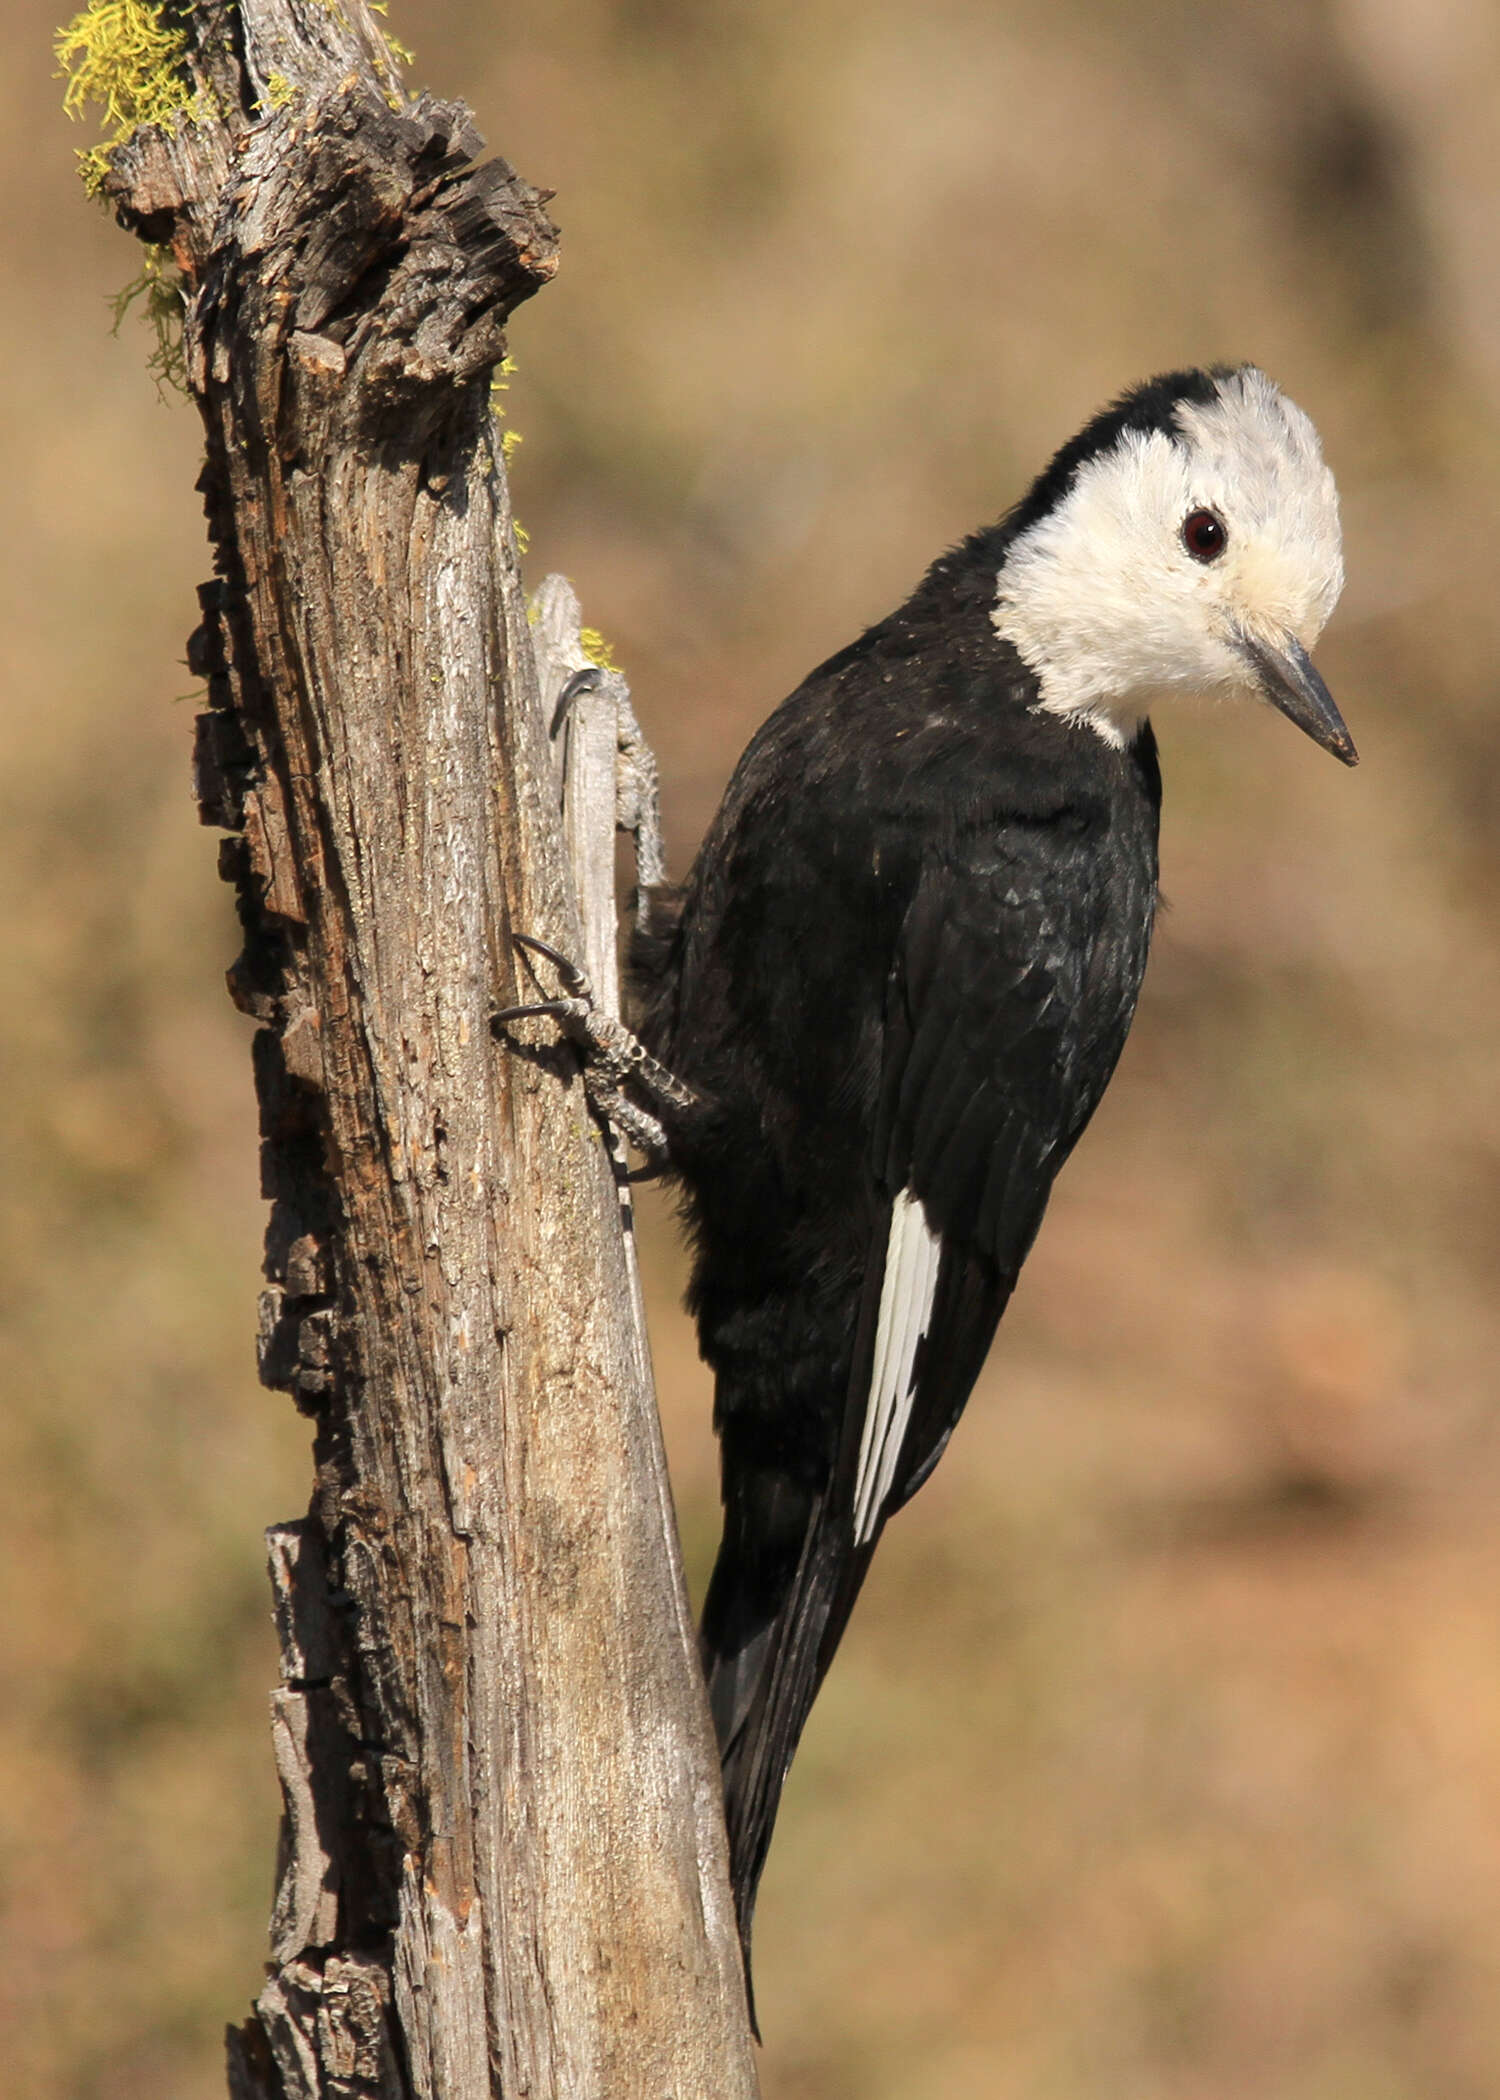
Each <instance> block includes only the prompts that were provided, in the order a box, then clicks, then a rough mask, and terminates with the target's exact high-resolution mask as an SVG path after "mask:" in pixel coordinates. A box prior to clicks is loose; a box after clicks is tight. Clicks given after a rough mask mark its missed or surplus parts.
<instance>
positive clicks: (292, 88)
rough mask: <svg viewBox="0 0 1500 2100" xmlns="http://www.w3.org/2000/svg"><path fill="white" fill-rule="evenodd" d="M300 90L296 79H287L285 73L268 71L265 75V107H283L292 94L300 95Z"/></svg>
mask: <svg viewBox="0 0 1500 2100" xmlns="http://www.w3.org/2000/svg"><path fill="white" fill-rule="evenodd" d="M301 92H302V90H301V88H300V87H299V86H298V85H297V83H296V81H295V80H288V79H287V77H286V75H285V73H268V74H267V75H266V99H265V107H266V108H267V109H285V108H286V106H287V104H288V103H289V102H290V101H291V100H292V98H293V96H294V95H300V94H301Z"/></svg>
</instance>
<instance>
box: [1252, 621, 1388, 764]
mask: <svg viewBox="0 0 1500 2100" xmlns="http://www.w3.org/2000/svg"><path fill="white" fill-rule="evenodd" d="M1236 640H1237V642H1238V646H1239V648H1240V651H1241V653H1242V654H1243V655H1244V656H1245V657H1246V658H1247V659H1248V660H1249V663H1250V665H1251V667H1252V669H1253V670H1254V672H1255V682H1256V684H1257V685H1258V686H1259V687H1260V689H1261V691H1262V693H1264V695H1265V697H1266V698H1267V699H1268V700H1269V701H1270V703H1271V705H1272V706H1273V707H1279V708H1280V710H1281V712H1282V713H1283V714H1284V715H1285V716H1286V718H1287V720H1288V721H1289V722H1295V723H1296V725H1297V727H1298V728H1299V729H1305V730H1306V732H1307V734H1308V735H1309V736H1310V737H1311V738H1312V740H1313V742H1314V743H1315V744H1321V745H1322V746H1323V749H1324V750H1325V751H1331V752H1332V753H1333V755H1334V757H1335V758H1341V759H1342V760H1343V761H1344V764H1345V765H1346V766H1357V765H1358V764H1359V753H1358V752H1357V751H1356V750H1355V748H1354V739H1353V737H1352V736H1350V734H1349V732H1348V730H1347V729H1346V728H1345V727H1344V718H1343V716H1342V715H1341V714H1340V713H1339V711H1338V709H1337V708H1336V707H1335V706H1334V704H1333V695H1332V693H1330V692H1329V690H1328V688H1327V686H1326V685H1324V683H1323V681H1322V679H1321V678H1320V677H1319V676H1318V674H1317V672H1316V670H1315V669H1314V668H1313V660H1312V658H1311V657H1310V656H1309V655H1308V653H1307V651H1306V650H1305V649H1304V648H1303V646H1302V644H1301V643H1300V642H1299V641H1297V640H1296V639H1295V638H1294V637H1293V636H1292V635H1286V636H1284V637H1281V638H1280V639H1279V641H1278V642H1277V643H1276V644H1272V643H1269V642H1263V641H1262V640H1261V639H1260V637H1259V636H1258V635H1252V634H1246V633H1245V632H1244V630H1243V629H1242V630H1241V631H1240V633H1239V634H1238V636H1237V637H1236Z"/></svg>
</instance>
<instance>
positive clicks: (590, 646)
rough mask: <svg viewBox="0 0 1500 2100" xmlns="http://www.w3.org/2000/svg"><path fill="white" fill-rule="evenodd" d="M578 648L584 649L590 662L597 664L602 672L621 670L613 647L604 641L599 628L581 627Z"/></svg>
mask: <svg viewBox="0 0 1500 2100" xmlns="http://www.w3.org/2000/svg"><path fill="white" fill-rule="evenodd" d="M578 646H579V647H580V649H582V651H583V653H584V655H585V656H586V657H587V658H588V660H589V662H590V663H591V664H597V665H598V666H599V668H600V670H601V671H618V670H619V668H620V665H619V662H618V660H617V658H616V656H615V652H614V649H613V647H612V646H611V644H610V643H608V642H607V641H606V640H605V639H604V637H603V635H602V634H601V633H600V632H599V630H598V628H597V627H580V628H579V630H578Z"/></svg>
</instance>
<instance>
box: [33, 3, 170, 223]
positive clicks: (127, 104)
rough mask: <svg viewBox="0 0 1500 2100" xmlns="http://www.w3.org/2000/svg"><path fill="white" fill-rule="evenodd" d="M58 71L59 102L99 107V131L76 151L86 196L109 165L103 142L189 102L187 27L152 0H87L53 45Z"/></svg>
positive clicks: (166, 120) (79, 113) (80, 114)
mask: <svg viewBox="0 0 1500 2100" xmlns="http://www.w3.org/2000/svg"><path fill="white" fill-rule="evenodd" d="M53 48H54V50H55V52H56V55H57V62H58V67H59V73H58V78H59V79H62V80H66V81H67V83H68V84H67V87H66V89H65V90H64V92H63V108H64V109H65V110H66V111H67V113H68V115H69V116H70V117H73V118H76V119H80V120H82V119H86V118H87V117H88V114H89V112H90V110H91V109H94V108H97V109H99V110H101V111H102V112H103V121H104V127H105V136H104V138H103V139H101V140H100V142H99V143H98V144H97V145H95V146H90V147H87V148H86V149H85V150H84V151H83V152H81V153H80V154H79V156H78V161H79V172H80V174H81V175H82V177H83V184H84V188H85V189H86V190H87V191H88V192H89V195H90V196H97V195H98V194H99V192H100V190H101V188H102V187H103V183H104V178H105V175H106V174H107V173H108V171H109V155H110V152H111V149H112V148H114V147H115V146H118V145H119V144H121V142H122V141H123V140H125V139H127V138H129V136H130V134H131V132H133V131H134V130H135V129H136V127H137V125H140V124H163V125H167V126H171V125H172V124H174V123H176V121H177V119H178V117H179V116H180V115H181V113H182V111H183V110H184V108H185V107H186V106H187V105H188V103H189V99H190V96H189V88H188V83H187V80H186V77H185V74H184V71H183V61H184V59H185V58H186V56H187V48H188V40H187V32H186V30H184V29H183V28H182V27H181V26H180V25H179V24H178V23H176V22H172V21H169V20H168V19H167V15H166V10H165V9H164V7H162V6H161V5H160V4H159V0H90V4H89V5H88V6H87V7H86V8H85V9H84V10H83V12H82V13H81V14H78V15H75V16H74V17H73V19H72V21H71V22H70V23H69V24H68V26H67V27H66V29H60V30H59V31H58V33H57V42H56V44H55V45H54V47H53Z"/></svg>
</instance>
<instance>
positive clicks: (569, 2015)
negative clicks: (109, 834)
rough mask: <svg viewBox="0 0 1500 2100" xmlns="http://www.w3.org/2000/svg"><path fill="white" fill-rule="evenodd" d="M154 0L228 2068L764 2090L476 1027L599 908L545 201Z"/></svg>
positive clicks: (658, 1585) (670, 1552)
mask: <svg viewBox="0 0 1500 2100" xmlns="http://www.w3.org/2000/svg"><path fill="white" fill-rule="evenodd" d="M173 18H174V20H180V22H181V24H182V26H183V29H184V31H185V36H186V48H185V51H184V54H183V57H182V59H181V69H182V75H183V78H182V102H183V107H184V110H185V111H190V112H191V115H190V117H189V116H188V115H184V117H183V118H181V119H180V120H179V121H178V122H176V123H175V124H174V125H172V126H169V127H157V126H145V127H142V128H140V129H138V130H137V131H136V132H135V133H134V134H133V135H132V137H131V138H130V139H129V140H127V141H126V142H125V144H123V145H122V146H120V147H118V148H117V149H116V150H115V151H114V153H113V154H112V155H111V156H110V160H109V163H108V173H107V175H106V177H105V181H104V187H105V189H106V191H107V194H108V195H109V196H110V198H111V200H112V202H113V203H114V205H115V207H116V209H117V211H118V213H119V215H120V217H121V219H122V220H123V221H124V223H125V224H127V225H128V226H129V227H131V228H132V229H133V230H134V231H136V232H137V233H139V234H140V235H141V236H142V237H143V238H145V239H147V240H149V241H151V242H153V243H157V244H166V245H168V246H169V247H170V249H171V251H172V254H173V256H174V257H175V260H176V264H177V266H178V268H179V269H180V270H181V272H182V274H183V280H184V286H185V298H186V325H185V341H184V352H185V367H186V372H187V377H188V383H189V386H190V388H191V390H192V392H193V394H194V396H195V398H196V400H197V402H198V405H199V408H200V410H201V412H202V415H203V419H204V425H205V430H206V434H207V459H206V465H205V468H204V474H203V481H202V488H203V493H204V496H205V499H206V506H207V511H208V518H209V529H210V533H211V536H212V540H213V543H214V549H215V564H216V571H217V573H216V575H215V579H214V581H213V582H212V583H211V584H209V585H207V586H206V587H205V588H204V591H203V593H202V600H203V622H202V625H201V626H200V628H199V630H198V632H197V634H196V635H195V637H194V640H193V643H192V655H193V662H194V664H195V667H196V668H197V669H198V670H199V671H200V672H201V673H202V674H203V675H204V676H205V677H206V678H207V680H208V682H209V693H210V706H209V708H208V711H207V712H206V713H205V714H204V715H203V716H202V717H201V719H200V722H199V730H198V743H197V779H198V789H199V795H200V799H201V805H202V810H203V814H204V817H205V819H206V820H207V821H209V822H211V823H214V824H218V825H221V826H223V827H224V828H225V829H226V830H227V831H228V832H229V833H230V837H229V839H228V840H227V842H226V843H225V845H224V847H223V849H222V865H223V869H224V872H225V873H226V875H227V876H228V877H229V878H230V879H231V880H232V881H233V882H234V883H235V885H236V888H237V892H238V897H239V905H240V914H241V918H242V921H243V926H244V952H243V954H242V955H241V957H240V959H239V961H238V962H237V963H236V964H235V966H234V969H233V970H232V972H231V989H232V992H233V996H234V998H235V999H236V1001H237V1002H238V1004H239V1005H240V1006H242V1007H243V1008H244V1009H245V1010H246V1011H247V1012H248V1013H250V1014H252V1015H254V1017H255V1018H256V1020H257V1021H258V1022H259V1024H260V1027H259V1030H258V1033H257V1035H256V1038H255V1077H256V1085H257V1089H258V1093H259V1098H260V1105H261V1119H262V1133H263V1152H262V1156H263V1172H264V1187H265V1193H266V1195H267V1197H268V1199H269V1200H270V1204H271V1217H270V1226H269V1231H268V1236H267V1258H266V1271H267V1278H268V1283H267V1289H266V1292H265V1296H264V1300H263V1305H262V1319H261V1334H260V1350H261V1367H262V1374H263V1376H264V1377H265V1379H266V1381H267V1382H268V1383H269V1384H272V1385H275V1386H278V1387H284V1388H286V1389H287V1390H289V1391H290V1392H291V1393H292V1394H293V1395H294V1396H295V1398H296V1401H297V1404H298V1405H299V1406H300V1407H301V1408H302V1409H303V1410H304V1411H305V1412H306V1413H307V1414H308V1415H309V1416H311V1418H312V1420H313V1422H314V1424H315V1426H316V1445H315V1449H316V1465H317V1473H316V1485H315V1493H314V1498H313V1504H312V1510H311V1513H310V1515H309V1517H308V1518H307V1519H306V1520H305V1521H304V1522H302V1523H299V1524H291V1525H285V1526H281V1527H278V1528H277V1529H275V1530H274V1531H273V1532H272V1533H271V1534H270V1539H271V1557H272V1570H273V1581H274V1585H275V1590H276V1595H277V1603H278V1618H279V1626H280V1632H281V1644H282V1655H283V1666H284V1676H285V1681H284V1683H283V1686H282V1688H281V1689H280V1691H279V1692H278V1693H277V1694H276V1698H275V1702H274V1731H273V1732H274V1743H275V1752H276V1760H277V1767H278V1770H279V1772H280V1774H281V1778H282V1784H283V1789H284V1793H285V1797H286V1819H285V1826H284V1831H283V1845H282V1862H281V1873H280V1877H279V1886H278V1891H277V1896H276V1905H275V1912H274V1916H273V1920H272V1935H273V1946H272V1956H273V1959H272V1964H271V1968H270V1971H269V1975H268V1980H267V1983H266V1986H265V1989H264V1991H263V1992H262V1994H261V1996H260V1998H259V2000H258V2002H257V2004H256V2007H255V2010H254V2013H253V2014H252V2016H251V2018H250V2020H249V2021H248V2022H247V2024H246V2025H245V2026H244V2027H243V2028H242V2029H240V2030H238V2031H236V2032H235V2033H234V2034H233V2035H232V2036H231V2086H232V2089H233V2091H234V2092H235V2093H236V2094H237V2095H239V2096H241V2100H252V2096H253V2100H270V2096H273V2095H275V2096H284V2100H291V2096H296V2100H304V2096H307V2100H311V2096H314V2095H328V2096H334V2095H337V2096H340V2100H344V2096H349V2100H354V2096H360V2095H368V2096H372V2100H373V2096H377V2095H378V2096H380V2100H398V2096H401V2100H404V2096H407V2095H413V2096H424V2100H425V2096H432V2100H480V2096H489V2095H492V2094H498V2095H502V2096H505V2100H521V2096H523V2095H524V2096H527V2100H544V2096H556V2100H583V2096H590V2100H593V2096H599V2100H606V2096H607V2100H665V2096H668V2095H677V2096H680V2100H700V2096H708V2095H714V2096H716V2100H717V2096H723V2095H729V2096H744V2095H749V2094H751V2093H753V2091H754V2072H753V2067H752V2064H751V2058H750V2049H749V2043H748V2038H747V2030H746V2024H745V2015H744V2002H743V1990H742V1983H741V1978H740V1973H739V1965H738V1955H737V1952H736V1948H735V1939H734V1930H733V1921H732V1915H731V1911H730V1907H729V1899H728V1892H727V1886H726V1883H725V1869H724V1859H723V1833H722V1825H721V1821H720V1816H719V1806H718V1775H717V1764H716V1760H715V1757H714V1753H713V1749H712V1744H711V1740H710V1736H709V1731H708V1725H707V1717H706V1713H705V1711H704V1706H703V1699H702V1693H701V1686H700V1683H699V1681H698V1677H697V1672H696V1663H695V1658H694V1654H693V1643H692V1630H691V1626H690V1624H689V1621H688V1616H687V1609H686V1602H685V1598H684V1594H683V1589H682V1582H681V1576H680V1571H679V1568H678V1564H677V1559H676V1547H675V1540H674V1537H673V1532H672V1525H671V1515H670V1504H669V1500H668V1497H667V1494H666V1488H665V1479H664V1474H663V1470H662V1460H661V1451H660V1446H659V1440H658V1434H657V1428H656V1420H655V1413H654V1407H653V1403H652V1395H651V1387H650V1374H649V1365H648V1363H647V1361H646V1358H645V1352H644V1349H643V1346H642V1345H641V1342H640V1340H639V1336H638V1331H637V1327H636V1323H635V1317H634V1307H635V1293H634V1285H633V1270H632V1267H631V1262H630V1259H629V1252H628V1248H627V1245H626V1239H625V1235H624V1234H623V1233H622V1231H621V1224H620V1209H619V1201H618V1196H617V1190H616V1185H615V1182H614V1180H613V1178H612V1175H611V1172H610V1167H609V1163H608V1159H607V1157H606V1153H605V1150H604V1147H603V1146H602V1144H601V1143H600V1140H599V1136H598V1133H597V1132H596V1131H595V1129H594V1128H593V1126H592V1124H591V1122H590V1120H589V1117H588V1115H587V1113H586V1111H585V1107H584V1103H583V1094H582V1088H581V1086H580V1085H579V1084H578V1083H577V1081H576V1075H575V1073H574V1071H573V1069H572V1066H571V1063H570V1053H568V1052H567V1051H566V1050H565V1049H561V1048H558V1047H557V1046H555V1045H554V1044H551V1043H548V1042H546V1041H544V1040H543V1038H544V1037H545V1036H546V1034H547V1031H545V1030H542V1031H538V1032H537V1040H536V1048H535V1049H534V1051H533V1052H532V1053H531V1054H529V1055H528V1056H526V1057H524V1058H523V1057H517V1056H514V1055H508V1054H507V1053H506V1051H505V1050H504V1048H503V1047H502V1046H501V1045H498V1044H497V1043H496V1042H495V1040H494V1038H493V1036H492V1032H491V1029H490V1026H489V1015H490V1012H491V1010H492V1009H493V1007H494V1005H495V1004H496V1002H497V1000H499V1001H504V1000H507V999H509V998H512V997H517V998H519V997H524V996H525V987H524V985H520V984H518V983H517V969H516V962H515V958H514V952H513V948H512V943H511V938H510V936H511V934H512V932H513V931H515V930H523V931H531V932H536V933H540V934H543V935H545V936H546V937H547V938H549V939H551V940H553V941H555V942H556V943H557V944H558V945H559V946H560V947H563V948H565V949H569V950H571V951H573V952H580V949H579V943H580V941H581V938H582V927H581V923H580V917H579V911H578V905H577V901H576V897H575V891H574V885H573V882H572V880H571V878H570V873H569V857H568V848H567V845H566V844H565V839H564V830H563V824H562V818H561V810H560V798H559V794H558V790H557V782H556V780H555V777H554V773H553V759H552V755H551V752H550V751H549V747H548V741H547V735H546V726H545V723H544V720H543V717H542V714H541V711H540V705H539V694H538V683H537V674H536V666H535V662H534V658H533V651H532V643H531V636H530V631H529V629H528V624H527V617H526V608H525V605H524V603H523V599H522V595H521V588H520V583H519V578H518V575H517V569H516V561H515V551H514V542H513V536H512V532H511V526H510V519H509V514H508V509H507V498H506V489H505V477H504V473H503V468H502V463H501V460H500V458H499V456H498V453H499V447H498V445H497V444H496V442H495V440H494V434H493V420H492V417H491V415H490V412H489V405H488V396H487V384H488V378H489V374H490V372H491V370H492V368H493V367H494V365H495V364H496V362H497V361H498V359H499V358H500V356H501V355H502V351H503V347H504V345H503V335H502V329H503V326H504V323H505V320H506V318H507V316H508V314H509V313H510V312H511V311H512V309H513V308H514V307H515V306H516V305H517V304H518V303H519V302H520V301H522V300H523V299H525V298H527V297H528V296H529V295H530V294H531V293H532V292H534V291H535V290H536V289H537V288H538V287H539V286H540V285H542V284H544V283H545V282H546V280H547V278H548V277H549V276H550V275H551V274H552V271H553V269H554V267H555V262H556V237H555V234H554V231H553V228H552V226H551V225H550V223H549V221H548V219H547V217H546V213H545V211H544V209H543V202H544V200H543V199H541V198H540V197H538V196H537V194H536V193H535V192H534V191H532V190H530V189H529V188H528V187H527V185H526V184H525V183H524V182H522V181H521V180H520V179H519V178H518V177H517V176H516V175H515V174H514V173H513V172H512V171H511V169H509V168H508V167H507V166H506V165H505V163H504V162H503V161H499V160H491V161H487V162H476V158H475V157H476V155H477V154H478V152H479V151H480V147H481V141H480V139H479V137H478V134H477V133H476V132H475V130H474V127H473V124H472V122H471V120H470V118H469V116H468V114H467V112H466V111H464V110H463V109H462V108H461V107H460V106H458V105H455V104H450V103H442V102H437V101H434V100H432V99H430V98H428V97H426V96H419V97H417V98H415V99H409V98H408V97H407V96H406V94H405V93H404V92H403V91H402V90H401V88H400V86H399V84H398V82H397V79H396V75H395V69H394V67H393V65H392V63H391V60H390V58H389V56H388V54H387V51H386V48H385V45H384V43H383V41H382V39H381V36H380V34H379V30H378V27H377V25H376V23H375V22H374V21H373V19H372V18H371V16H370V15H369V13H368V12H367V10H366V7H365V6H364V4H363V0H239V4H237V5H236V4H230V0H209V4H198V5H193V6H189V7H185V8H182V9H178V10H174V12H173ZM594 858H595V860H597V859H598V858H599V856H598V854H597V853H596V854H595V855H594ZM587 859H588V855H587V853H585V854H584V860H585V861H587ZM594 919H595V920H597V913H596V914H595V915H594Z"/></svg>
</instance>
